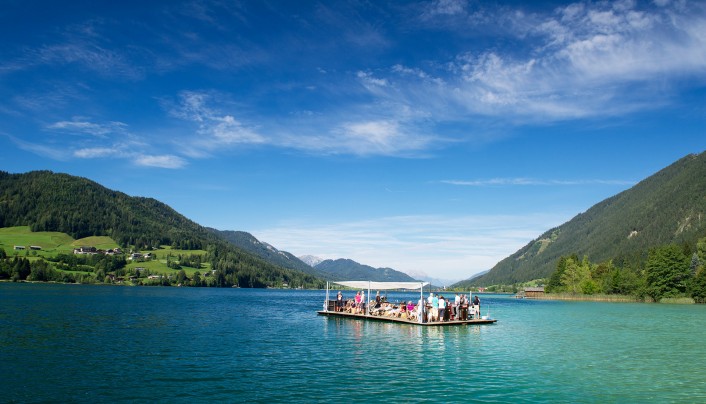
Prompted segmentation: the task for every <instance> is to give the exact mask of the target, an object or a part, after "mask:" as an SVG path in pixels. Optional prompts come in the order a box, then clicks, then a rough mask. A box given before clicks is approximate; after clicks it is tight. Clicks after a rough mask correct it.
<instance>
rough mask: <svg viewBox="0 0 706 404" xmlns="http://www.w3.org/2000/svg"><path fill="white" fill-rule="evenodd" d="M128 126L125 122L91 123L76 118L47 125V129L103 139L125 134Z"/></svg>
mask: <svg viewBox="0 0 706 404" xmlns="http://www.w3.org/2000/svg"><path fill="white" fill-rule="evenodd" d="M126 128H127V124H125V123H123V122H106V123H95V122H90V121H88V120H86V119H85V118H82V117H75V118H73V119H72V120H71V121H59V122H54V123H52V124H49V125H47V129H49V130H55V131H62V132H66V133H69V134H82V135H83V134H87V135H91V136H97V137H101V138H105V137H107V135H110V134H116V133H124V132H125V130H126Z"/></svg>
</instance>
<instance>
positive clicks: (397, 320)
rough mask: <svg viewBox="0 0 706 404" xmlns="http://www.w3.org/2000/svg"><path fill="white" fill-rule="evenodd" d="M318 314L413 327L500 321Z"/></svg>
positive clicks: (320, 312)
mask: <svg viewBox="0 0 706 404" xmlns="http://www.w3.org/2000/svg"><path fill="white" fill-rule="evenodd" d="M317 313H318V314H319V315H320V316H329V317H345V318H353V319H358V320H372V321H383V322H388V323H402V324H412V325H421V326H451V325H466V324H469V325H473V324H493V323H495V322H497V321H498V320H495V319H490V318H489V319H485V320H484V319H482V318H479V319H472V320H449V321H432V322H427V323H420V322H417V321H410V320H407V319H406V318H398V317H387V316H371V315H368V316H366V315H365V314H353V313H345V312H336V311H324V310H321V311H317Z"/></svg>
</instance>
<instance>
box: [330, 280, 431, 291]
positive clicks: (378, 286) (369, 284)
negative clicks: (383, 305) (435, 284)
mask: <svg viewBox="0 0 706 404" xmlns="http://www.w3.org/2000/svg"><path fill="white" fill-rule="evenodd" d="M333 283H335V284H337V285H342V286H347V287H349V288H355V289H375V290H390V289H411V290H419V289H422V288H424V287H425V286H427V285H428V284H429V282H422V281H419V282H373V281H334V282H333Z"/></svg>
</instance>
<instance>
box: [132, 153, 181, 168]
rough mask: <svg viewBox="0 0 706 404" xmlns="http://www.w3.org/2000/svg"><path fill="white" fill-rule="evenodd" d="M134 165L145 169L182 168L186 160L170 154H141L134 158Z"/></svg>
mask: <svg viewBox="0 0 706 404" xmlns="http://www.w3.org/2000/svg"><path fill="white" fill-rule="evenodd" d="M135 164H137V165H139V166H146V167H159V168H182V167H184V166H185V165H186V160H184V159H183V158H181V157H179V156H174V155H171V154H165V155H157V156H155V155H147V154H142V155H137V156H135Z"/></svg>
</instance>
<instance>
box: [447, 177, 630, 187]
mask: <svg viewBox="0 0 706 404" xmlns="http://www.w3.org/2000/svg"><path fill="white" fill-rule="evenodd" d="M441 183H443V184H449V185H461V186H469V187H490V186H515V185H520V186H547V185H557V186H561V185H567V186H573V185H635V184H636V182H635V181H625V180H601V179H588V180H539V179H533V178H491V179H484V180H442V181H441Z"/></svg>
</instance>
